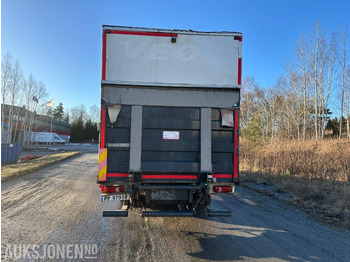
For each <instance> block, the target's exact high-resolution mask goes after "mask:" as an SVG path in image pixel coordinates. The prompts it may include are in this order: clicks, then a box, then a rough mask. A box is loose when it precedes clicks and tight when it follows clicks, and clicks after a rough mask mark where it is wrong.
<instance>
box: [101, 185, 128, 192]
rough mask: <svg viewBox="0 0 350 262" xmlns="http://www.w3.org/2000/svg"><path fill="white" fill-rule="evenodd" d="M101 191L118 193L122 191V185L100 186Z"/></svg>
mask: <svg viewBox="0 0 350 262" xmlns="http://www.w3.org/2000/svg"><path fill="white" fill-rule="evenodd" d="M101 192H104V193H119V192H121V193H122V192H124V186H101Z"/></svg>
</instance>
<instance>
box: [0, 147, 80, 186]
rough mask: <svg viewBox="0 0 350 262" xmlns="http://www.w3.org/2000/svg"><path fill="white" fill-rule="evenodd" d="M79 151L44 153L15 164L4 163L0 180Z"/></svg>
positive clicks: (40, 167) (57, 160)
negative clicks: (44, 154)
mask: <svg viewBox="0 0 350 262" xmlns="http://www.w3.org/2000/svg"><path fill="white" fill-rule="evenodd" d="M79 154H80V152H65V153H58V154H52V155H46V156H43V157H40V158H36V159H32V160H27V161H23V162H20V163H16V164H11V165H4V166H2V167H1V181H8V180H11V179H14V178H17V177H20V176H24V175H26V174H29V173H32V172H34V171H38V170H40V169H42V168H44V167H47V166H50V165H53V164H55V163H57V162H60V161H63V160H66V159H68V158H71V157H74V156H77V155H79Z"/></svg>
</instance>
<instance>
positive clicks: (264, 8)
mask: <svg viewBox="0 0 350 262" xmlns="http://www.w3.org/2000/svg"><path fill="white" fill-rule="evenodd" d="M349 10H350V1H347V0H333V1H326V0H303V1H300V0H290V1H287V0H285V1H283V0H270V1H269V0H266V1H262V0H261V1H259V0H240V1H234V0H231V1H230V0H228V1H220V0H218V1H206V0H202V1H189V0H187V1H182V0H177V1H170V0H169V1H166V0H163V1H161V0H154V1H141V0H140V1H136V0H125V1H118V0H103V1H94V0H68V1H67V0H2V3H1V13H2V14H1V53H2V55H3V54H5V53H6V52H10V53H11V54H12V56H13V57H14V58H16V59H18V60H19V61H20V63H21V65H22V68H23V69H24V73H25V75H28V74H29V73H32V74H33V75H34V77H35V78H36V79H37V80H41V81H43V82H44V83H45V85H46V87H47V90H48V92H49V97H48V99H51V98H54V99H55V105H57V104H58V102H62V103H63V105H64V107H65V108H67V107H68V108H70V107H73V106H77V105H80V104H85V105H86V106H87V107H89V106H91V105H93V104H96V105H99V103H100V99H99V96H100V79H101V44H102V25H103V24H107V25H125V26H140V27H155V28H166V29H174V28H176V29H192V30H199V31H201V30H203V31H236V32H242V33H243V77H244V76H253V77H255V79H256V81H257V82H258V83H259V84H261V85H262V86H265V87H268V86H270V85H273V84H274V83H275V82H276V81H277V79H278V77H279V76H280V75H281V73H283V71H284V65H285V63H286V62H287V61H288V60H289V59H290V58H291V56H292V54H293V51H294V47H295V43H296V41H297V39H298V38H299V37H300V35H301V34H302V33H303V32H305V33H308V32H310V31H311V29H312V25H313V24H314V23H315V22H316V21H317V20H318V19H320V20H321V22H322V26H323V28H324V29H325V30H326V31H327V32H330V31H332V30H338V29H341V28H342V27H343V26H344V25H345V24H346V23H348V24H350V13H349Z"/></svg>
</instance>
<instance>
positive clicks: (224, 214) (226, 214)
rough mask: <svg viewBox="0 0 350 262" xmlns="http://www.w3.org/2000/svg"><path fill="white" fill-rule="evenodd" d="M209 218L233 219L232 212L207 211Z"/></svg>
mask: <svg viewBox="0 0 350 262" xmlns="http://www.w3.org/2000/svg"><path fill="white" fill-rule="evenodd" d="M207 215H208V217H231V211H217V210H209V209H208V210H207Z"/></svg>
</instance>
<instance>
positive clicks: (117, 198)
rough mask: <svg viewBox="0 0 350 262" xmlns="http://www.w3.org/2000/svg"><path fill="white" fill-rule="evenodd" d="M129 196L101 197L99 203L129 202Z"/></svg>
mask: <svg viewBox="0 0 350 262" xmlns="http://www.w3.org/2000/svg"><path fill="white" fill-rule="evenodd" d="M129 199H130V196H129V195H111V196H101V202H104V201H115V200H117V201H120V200H129Z"/></svg>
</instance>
